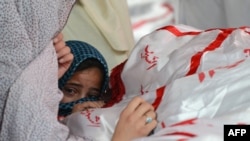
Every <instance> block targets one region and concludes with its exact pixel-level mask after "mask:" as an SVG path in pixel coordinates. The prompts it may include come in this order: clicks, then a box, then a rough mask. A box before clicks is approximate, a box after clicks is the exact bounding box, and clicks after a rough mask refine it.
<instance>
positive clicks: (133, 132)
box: [112, 97, 157, 141]
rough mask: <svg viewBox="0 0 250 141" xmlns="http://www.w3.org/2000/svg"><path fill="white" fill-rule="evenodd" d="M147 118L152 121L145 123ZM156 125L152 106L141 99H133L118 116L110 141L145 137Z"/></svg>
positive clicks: (127, 140)
mask: <svg viewBox="0 0 250 141" xmlns="http://www.w3.org/2000/svg"><path fill="white" fill-rule="evenodd" d="M147 117H151V118H152V121H150V122H146V120H147ZM156 125H157V120H156V113H155V111H154V108H153V106H152V105H151V104H149V103H148V102H146V101H144V100H143V99H142V98H141V97H135V98H133V99H132V100H131V101H130V103H129V104H128V105H127V107H126V108H125V109H124V110H123V111H122V113H121V114H120V118H119V121H118V123H117V125H116V128H115V132H114V134H113V138H112V141H131V140H133V139H135V138H139V137H145V136H147V135H148V134H149V133H150V132H151V131H152V130H153V129H154V128H155V127H156Z"/></svg>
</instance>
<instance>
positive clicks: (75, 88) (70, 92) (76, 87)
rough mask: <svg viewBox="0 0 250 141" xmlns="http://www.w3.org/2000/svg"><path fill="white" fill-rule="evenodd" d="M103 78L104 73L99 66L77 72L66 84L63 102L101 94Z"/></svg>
mask: <svg viewBox="0 0 250 141" xmlns="http://www.w3.org/2000/svg"><path fill="white" fill-rule="evenodd" d="M102 79H103V78H102V73H101V71H100V69H98V68H88V69H86V70H83V71H79V72H76V73H75V74H74V75H73V76H72V77H71V79H69V80H68V81H67V83H66V84H65V86H64V88H63V94H64V96H63V99H62V100H61V102H62V103H67V102H72V101H75V100H78V99H81V98H83V97H87V96H98V95H100V92H101V87H102V86H101V85H102Z"/></svg>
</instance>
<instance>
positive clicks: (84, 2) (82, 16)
mask: <svg viewBox="0 0 250 141" xmlns="http://www.w3.org/2000/svg"><path fill="white" fill-rule="evenodd" d="M249 9H250V0H76V3H75V5H74V7H73V9H72V11H71V14H70V16H69V19H68V22H67V24H66V26H65V28H64V30H63V34H64V37H65V40H81V41H85V42H87V43H89V44H91V45H93V46H95V47H96V48H97V49H98V50H99V51H100V52H101V53H102V54H103V55H104V57H105V58H106V59H107V63H108V65H109V68H110V70H111V69H112V68H114V67H115V66H117V65H118V64H120V63H121V62H123V61H125V60H126V59H127V58H128V56H129V54H130V53H131V51H132V50H133V48H134V47H135V46H136V43H137V42H138V41H139V40H140V39H141V38H142V37H143V36H145V35H146V34H149V33H150V32H152V31H154V30H155V29H158V28H160V27H162V26H166V25H171V24H185V25H189V26H193V27H195V28H198V29H209V28H229V27H240V26H249V25H250V16H248V15H249Z"/></svg>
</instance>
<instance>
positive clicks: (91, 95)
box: [87, 91, 101, 97]
mask: <svg viewBox="0 0 250 141" xmlns="http://www.w3.org/2000/svg"><path fill="white" fill-rule="evenodd" d="M100 95H101V93H100V92H99V91H90V92H88V93H87V96H88V97H99V96H100Z"/></svg>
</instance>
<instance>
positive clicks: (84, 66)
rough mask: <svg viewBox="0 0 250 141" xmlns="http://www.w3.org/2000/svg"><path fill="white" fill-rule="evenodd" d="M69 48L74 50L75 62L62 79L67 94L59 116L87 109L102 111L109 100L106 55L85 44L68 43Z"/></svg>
mask: <svg viewBox="0 0 250 141" xmlns="http://www.w3.org/2000/svg"><path fill="white" fill-rule="evenodd" d="M66 45H67V46H68V47H69V48H70V50H71V52H72V54H73V56H74V59H73V61H72V63H71V65H70V67H69V68H68V70H67V71H66V72H65V74H64V75H63V76H62V77H61V78H60V79H59V88H60V89H61V90H62V91H63V94H64V96H63V99H62V100H61V103H60V105H59V117H61V116H63V117H64V116H67V115H69V114H71V113H72V112H76V111H81V110H84V109H86V108H100V107H102V106H103V105H104V101H105V100H107V99H108V98H109V95H108V94H107V88H108V80H109V76H108V75H109V72H108V66H107V63H106V60H105V59H104V57H103V56H102V54H101V53H100V52H99V51H98V50H97V49H96V48H94V47H93V46H91V45H90V44H87V43H85V42H82V41H67V42H66ZM58 57H59V56H58ZM59 61H60V58H59ZM89 101H91V102H89ZM85 102H86V103H85Z"/></svg>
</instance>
